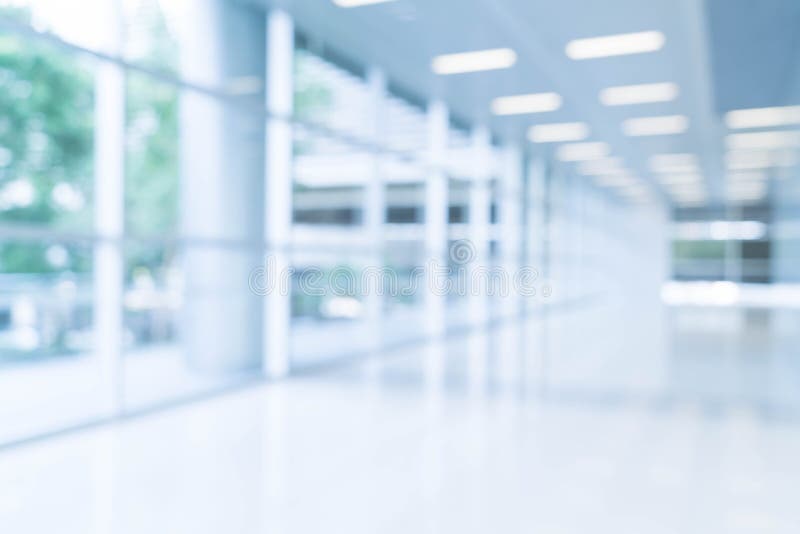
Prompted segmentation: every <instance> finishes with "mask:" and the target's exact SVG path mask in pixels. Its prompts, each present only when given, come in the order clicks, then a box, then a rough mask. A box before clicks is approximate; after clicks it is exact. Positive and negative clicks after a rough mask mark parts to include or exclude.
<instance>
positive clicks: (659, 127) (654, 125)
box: [622, 115, 689, 137]
mask: <svg viewBox="0 0 800 534" xmlns="http://www.w3.org/2000/svg"><path fill="white" fill-rule="evenodd" d="M688 128H689V119H688V118H687V117H685V116H683V115H666V116H663V117H639V118H635V119H627V120H625V121H623V123H622V131H623V133H624V134H625V135H627V136H630V137H639V136H646V135H674V134H680V133H683V132H685V131H686V130H687V129H688Z"/></svg>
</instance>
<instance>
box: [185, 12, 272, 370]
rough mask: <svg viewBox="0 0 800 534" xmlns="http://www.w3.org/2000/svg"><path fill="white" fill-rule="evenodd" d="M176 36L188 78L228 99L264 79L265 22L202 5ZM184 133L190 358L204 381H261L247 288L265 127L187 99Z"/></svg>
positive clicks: (254, 299)
mask: <svg viewBox="0 0 800 534" xmlns="http://www.w3.org/2000/svg"><path fill="white" fill-rule="evenodd" d="M179 27H180V31H179V35H180V39H181V47H180V48H181V57H180V64H181V75H182V76H184V77H186V78H188V79H190V80H193V81H196V82H197V83H201V84H203V85H207V86H211V87H215V88H218V89H225V88H227V87H230V86H231V83H235V82H237V81H238V80H241V79H253V78H256V79H259V78H260V77H261V76H262V75H263V72H264V50H263V42H264V21H263V20H262V19H259V18H255V17H252V16H251V13H250V12H249V10H246V9H244V8H242V7H241V6H237V5H235V4H233V3H231V2H222V1H219V0H197V1H195V2H192V12H191V16H190V17H189V18H188V19H186V20H184V19H181V20H180V21H179ZM241 98H248V99H250V100H251V101H253V102H258V101H259V100H260V98H261V97H260V95H259V94H252V95H248V96H244V95H242V96H241ZM179 123H180V169H181V180H180V207H181V210H180V212H181V217H180V218H181V235H182V236H184V237H188V238H189V241H188V242H187V244H186V246H184V247H183V254H182V261H183V270H184V273H185V293H184V305H183V308H182V311H181V316H182V317H181V318H182V331H181V334H182V339H181V342H182V345H183V347H184V354H185V357H186V360H187V363H188V365H189V366H190V367H191V368H192V369H194V370H196V371H199V372H202V373H215V374H217V373H229V372H230V373H240V372H242V371H257V370H258V369H259V368H260V365H261V347H262V343H261V336H262V328H261V324H262V318H261V313H262V302H261V299H260V297H259V296H258V295H256V294H255V293H254V292H253V291H251V288H250V287H249V285H248V281H249V277H250V273H251V272H252V271H253V269H255V268H256V267H257V266H258V265H259V263H260V261H261V257H262V254H261V250H260V247H259V244H260V243H261V242H262V241H263V231H262V230H263V229H262V220H263V209H264V206H263V202H262V199H263V194H262V191H263V183H262V173H263V168H264V163H263V161H264V160H263V158H264V154H263V148H262V147H263V144H264V123H263V119H262V118H261V117H259V116H257V115H255V114H251V113H244V112H242V111H241V110H240V109H238V108H236V107H234V106H231V105H229V104H228V103H227V102H226V101H224V100H221V99H219V98H213V97H210V96H208V95H205V94H203V93H200V92H197V91H191V90H183V91H181V95H180V119H179ZM205 240H213V241H217V240H218V241H221V242H223V243H224V244H223V245H220V244H219V243H217V242H209V243H206V242H204V241H205Z"/></svg>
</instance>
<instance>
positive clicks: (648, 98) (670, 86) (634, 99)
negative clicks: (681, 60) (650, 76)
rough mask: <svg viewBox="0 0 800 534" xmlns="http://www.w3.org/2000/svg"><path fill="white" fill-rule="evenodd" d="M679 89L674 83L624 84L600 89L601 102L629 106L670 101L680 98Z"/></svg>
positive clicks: (607, 104)
mask: <svg viewBox="0 0 800 534" xmlns="http://www.w3.org/2000/svg"><path fill="white" fill-rule="evenodd" d="M678 93H679V89H678V86H677V84H674V83H648V84H643V85H622V86H619V87H608V88H606V89H603V90H602V91H600V102H602V103H603V104H604V105H606V106H627V105H631V104H648V103H651V102H669V101H670V100H675V99H676V98H678Z"/></svg>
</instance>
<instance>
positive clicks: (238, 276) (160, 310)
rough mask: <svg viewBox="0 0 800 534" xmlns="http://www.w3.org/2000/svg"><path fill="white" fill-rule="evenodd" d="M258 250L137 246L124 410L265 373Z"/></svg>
mask: <svg viewBox="0 0 800 534" xmlns="http://www.w3.org/2000/svg"><path fill="white" fill-rule="evenodd" d="M260 261H261V254H260V249H258V248H251V249H248V248H238V247H219V246H208V245H184V244H181V245H174V244H165V243H157V242H144V241H142V242H137V241H132V242H130V243H129V244H128V245H127V246H126V254H125V266H126V267H125V269H126V275H125V293H124V339H125V359H124V392H125V406H126V408H127V409H129V410H137V409H142V408H146V407H150V406H152V405H158V404H163V403H166V402H171V401H175V400H179V399H182V398H186V397H190V396H195V395H198V394H202V393H207V392H209V391H213V390H217V389H220V388H225V387H230V386H232V385H235V384H240V383H242V382H244V381H248V380H251V379H256V378H258V377H260V376H261V328H262V324H261V317H262V314H261V308H262V302H261V298H260V297H259V296H258V295H256V294H255V293H253V292H252V291H251V290H250V288H249V286H248V283H249V277H248V273H250V272H252V271H253V270H254V269H256V268H258V267H259V266H260Z"/></svg>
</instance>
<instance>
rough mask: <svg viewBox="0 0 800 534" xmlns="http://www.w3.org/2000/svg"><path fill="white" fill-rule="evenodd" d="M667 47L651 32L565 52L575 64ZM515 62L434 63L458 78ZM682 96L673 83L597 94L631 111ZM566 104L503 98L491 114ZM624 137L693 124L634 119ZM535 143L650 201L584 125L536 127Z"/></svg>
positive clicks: (440, 59) (485, 57)
mask: <svg viewBox="0 0 800 534" xmlns="http://www.w3.org/2000/svg"><path fill="white" fill-rule="evenodd" d="M665 42H666V38H665V37H664V34H663V33H661V32H658V31H646V32H637V33H627V34H619V35H609V36H603V37H592V38H587V39H576V40H573V41H570V42H569V43H568V44H567V45H566V47H565V50H564V52H565V54H566V55H567V57H569V58H570V59H573V60H588V59H596V58H604V57H611V56H622V55H630V54H642V53H647V52H655V51H657V50H660V49H661V48H662V47H663V46H664V44H665ZM515 62H516V53H515V52H514V51H513V50H511V49H508V48H498V49H491V50H481V51H476V52H465V53H460V54H447V55H443V56H437V57H436V58H434V59H433V61H432V62H431V68H432V70H433V72H435V73H437V74H443V75H445V74H459V73H464V72H476V71H482V70H494V69H501V68H509V67H511V66H513V65H514V64H515ZM679 93H680V88H679V87H678V85H677V84H675V83H671V82H662V83H648V84H638V85H624V86H615V87H607V88H605V89H603V90H602V91H600V93H599V94H598V99H599V101H600V102H601V103H602V104H603V105H606V106H627V105H634V104H649V103H658V102H669V101H672V100H675V99H676V98H677V97H678V95H679ZM562 104H563V99H562V97H561V95H559V94H557V93H554V92H547V93H534V94H524V95H512V96H502V97H498V98H495V99H494V100H493V101H492V103H491V109H492V112H493V113H494V114H495V115H498V116H508V115H521V114H532V113H548V112H553V111H557V110H559V109H560V108H561V106H562ZM621 128H622V133H623V134H625V135H626V136H629V137H640V136H653V135H673V134H680V133H683V132H685V131H686V130H687V129H688V128H689V119H688V118H687V117H685V116H683V115H667V116H656V117H649V116H645V117H635V118H629V119H626V120H624V121H623V122H622V125H621ZM528 138H529V139H530V140H531V141H532V142H534V143H559V144H560V145H559V146H558V148H557V149H556V157H557V158H558V159H559V160H561V161H565V162H576V163H578V170H579V172H581V173H582V174H584V175H587V176H592V177H593V179H594V181H595V182H596V183H597V184H598V185H600V186H603V187H611V188H614V189H615V190H616V191H617V192H618V193H620V194H622V195H623V196H626V197H628V198H630V199H632V200H649V199H650V198H651V196H650V191H649V189H648V188H647V187H646V186H645V185H644V184H643V183H642V182H641V181H640V180H638V178H636V177H635V176H634V175H633V173H632V172H631V171H630V170H629V169H627V168H626V167H625V165H624V163H623V161H622V159H621V158H616V157H611V147H610V146H609V145H608V144H607V143H604V142H599V141H591V140H590V138H591V128H590V127H589V125H588V124H586V123H585V122H562V123H544V124H535V125H533V126H531V127H530V129H529V131H528Z"/></svg>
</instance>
